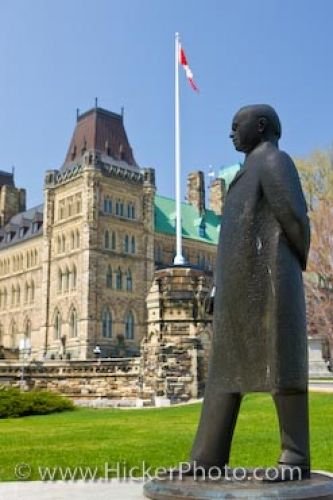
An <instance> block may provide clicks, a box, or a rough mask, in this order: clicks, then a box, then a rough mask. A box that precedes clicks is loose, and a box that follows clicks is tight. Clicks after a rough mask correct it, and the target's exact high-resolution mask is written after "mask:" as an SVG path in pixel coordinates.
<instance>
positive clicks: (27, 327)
mask: <svg viewBox="0 0 333 500" xmlns="http://www.w3.org/2000/svg"><path fill="white" fill-rule="evenodd" d="M24 337H25V338H26V339H31V321H30V319H27V320H26V322H25V325H24Z"/></svg>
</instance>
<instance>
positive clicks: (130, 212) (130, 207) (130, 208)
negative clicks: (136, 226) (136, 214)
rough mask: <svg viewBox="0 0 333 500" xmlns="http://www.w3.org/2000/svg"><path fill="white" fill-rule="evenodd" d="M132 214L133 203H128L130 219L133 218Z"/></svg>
mask: <svg viewBox="0 0 333 500" xmlns="http://www.w3.org/2000/svg"><path fill="white" fill-rule="evenodd" d="M131 215H132V204H131V203H128V205H127V217H128V218H129V219H131Z"/></svg>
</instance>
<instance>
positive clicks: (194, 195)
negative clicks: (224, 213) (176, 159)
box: [187, 171, 205, 214]
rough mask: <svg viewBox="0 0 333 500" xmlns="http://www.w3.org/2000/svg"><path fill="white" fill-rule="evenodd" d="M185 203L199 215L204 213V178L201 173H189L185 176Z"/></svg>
mask: <svg viewBox="0 0 333 500" xmlns="http://www.w3.org/2000/svg"><path fill="white" fill-rule="evenodd" d="M187 201H188V202H189V203H190V204H191V205H193V206H194V207H195V208H197V210H198V211H199V213H200V214H202V213H203V212H204V211H205V178H204V173H203V172H201V171H197V172H191V173H190V174H188V176H187Z"/></svg>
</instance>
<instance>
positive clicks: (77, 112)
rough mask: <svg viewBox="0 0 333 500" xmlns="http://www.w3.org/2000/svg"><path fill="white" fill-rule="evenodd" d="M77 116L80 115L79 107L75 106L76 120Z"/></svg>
mask: <svg viewBox="0 0 333 500" xmlns="http://www.w3.org/2000/svg"><path fill="white" fill-rule="evenodd" d="M79 116H80V110H79V108H76V121H78V119H79Z"/></svg>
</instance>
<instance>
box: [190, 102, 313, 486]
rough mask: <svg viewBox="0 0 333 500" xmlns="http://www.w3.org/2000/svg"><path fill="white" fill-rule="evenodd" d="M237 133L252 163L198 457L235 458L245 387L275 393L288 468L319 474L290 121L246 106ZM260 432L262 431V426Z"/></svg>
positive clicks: (304, 235)
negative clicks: (286, 129) (312, 442)
mask: <svg viewBox="0 0 333 500" xmlns="http://www.w3.org/2000/svg"><path fill="white" fill-rule="evenodd" d="M230 137H231V139H232V141H233V143H234V146H235V148H236V150H237V151H242V152H244V153H245V163H244V165H243V167H242V168H241V169H240V171H239V172H238V174H237V175H236V177H235V178H234V180H233V181H232V183H231V184H230V188H229V191H228V194H227V197H226V201H225V206H224V213H223V217H222V225H221V232H220V240H219V246H218V253H217V262H216V281H215V283H216V295H215V302H214V318H213V329H214V334H213V340H212V348H211V356H210V363H209V373H208V380H207V385H206V390H205V397H204V404H203V409H202V414H201V420H200V425H199V428H198V431H197V435H196V439H195V442H194V445H193V449H192V453H191V459H192V460H193V462H194V463H195V464H196V465H198V466H199V465H200V466H203V467H204V468H209V467H211V466H218V467H221V468H222V467H224V466H225V465H226V464H228V461H229V454H230V447H231V441H232V436H233V432H234V428H235V424H236V419H237V415H238V412H239V408H240V403H241V399H242V395H243V394H244V393H247V392H262V391H265V392H270V393H271V394H272V396H273V399H274V402H275V405H276V409H277V414H278V419H279V425H280V435H281V448H282V450H281V455H280V458H279V461H278V463H279V470H282V469H283V468H284V469H286V467H284V466H288V468H289V466H290V467H294V466H297V467H298V468H299V470H301V472H302V477H303V478H305V477H308V476H309V474H310V454H309V429H308V395H307V382H308V363H307V336H306V317H305V300H304V288H303V281H302V270H305V268H306V262H307V256H308V251H309V245H310V228H309V219H308V216H307V207H306V202H305V199H304V195H303V192H302V188H301V184H300V180H299V176H298V173H297V170H296V168H295V165H294V163H293V161H292V160H291V158H290V157H289V156H288V155H287V154H286V153H285V152H283V151H280V150H279V147H278V141H279V139H280V137H281V124H280V120H279V118H278V115H277V114H276V112H275V111H274V109H273V108H272V107H270V106H268V105H254V106H247V107H244V108H241V109H240V111H238V113H237V114H236V115H235V117H234V119H233V122H232V131H231V134H230ZM258 431H259V432H260V429H258Z"/></svg>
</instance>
